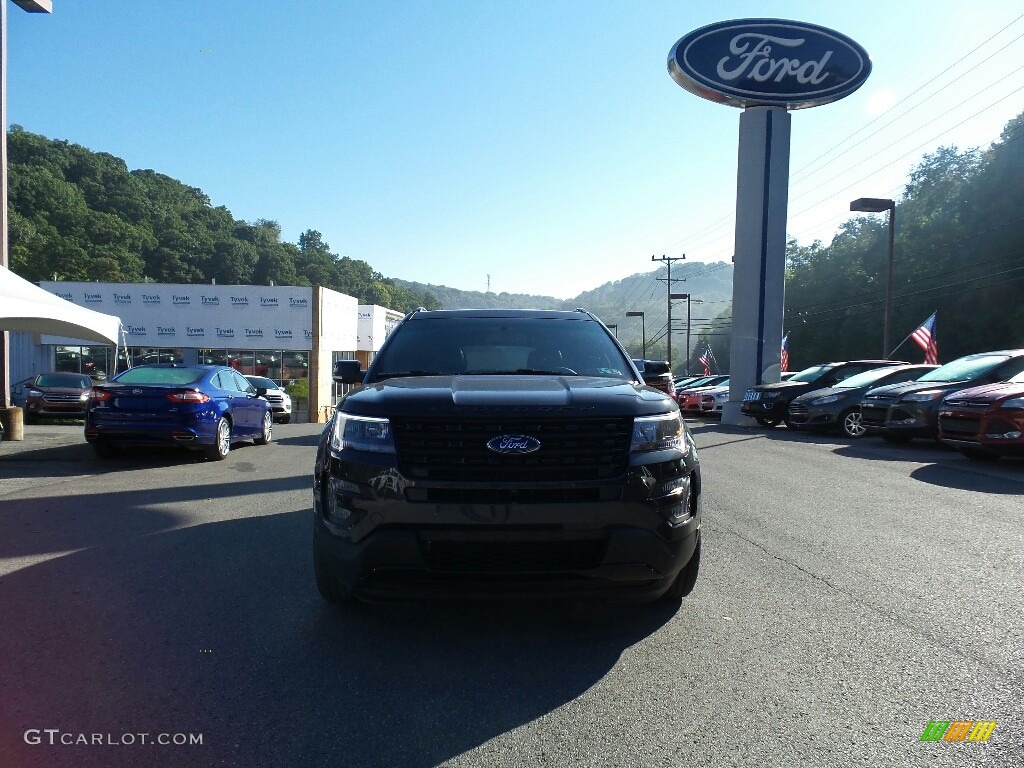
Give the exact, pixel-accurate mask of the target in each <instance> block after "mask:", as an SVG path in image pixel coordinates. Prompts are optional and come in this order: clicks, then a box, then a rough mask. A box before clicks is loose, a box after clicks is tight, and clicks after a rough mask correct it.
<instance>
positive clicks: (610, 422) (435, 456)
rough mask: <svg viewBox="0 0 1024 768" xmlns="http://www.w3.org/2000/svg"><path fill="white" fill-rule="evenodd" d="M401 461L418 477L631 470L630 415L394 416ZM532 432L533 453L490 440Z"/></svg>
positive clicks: (501, 478)
mask: <svg viewBox="0 0 1024 768" xmlns="http://www.w3.org/2000/svg"><path fill="white" fill-rule="evenodd" d="M392 426H393V427H394V433H395V444H396V446H397V451H398V465H399V468H400V469H401V471H402V472H403V474H405V475H406V476H407V477H410V478H413V479H417V480H442V481H444V480H458V481H460V482H481V483H489V482H494V483H502V482H528V483H536V482H543V481H545V480H548V481H555V480H557V481H560V482H563V481H587V480H603V479H607V478H612V477H616V476H618V475H621V474H622V473H623V472H625V471H626V467H627V465H628V461H629V443H630V438H631V435H632V430H633V420H632V418H630V417H621V418H604V419H602V418H590V419H543V420H539V419H518V418H507V419H505V418H500V417H499V418H494V419H465V420H458V421H456V420H454V419H436V420H435V419H415V418H410V419H392ZM500 435H527V436H530V437H533V438H535V439H536V440H538V441H539V442H540V448H539V449H538V450H536V451H534V452H532V453H513V454H503V453H495V452H494V451H492V450H489V449H488V448H487V442H488V441H489V440H492V439H493V438H495V437H498V436H500Z"/></svg>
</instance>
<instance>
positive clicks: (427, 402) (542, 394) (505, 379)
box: [339, 375, 679, 417]
mask: <svg viewBox="0 0 1024 768" xmlns="http://www.w3.org/2000/svg"><path fill="white" fill-rule="evenodd" d="M510 403H514V404H515V405H513V406H510V405H509V404H510ZM678 409H679V406H678V405H677V404H676V401H675V400H674V399H673V398H671V397H669V396H668V395H666V394H665V393H663V392H660V391H658V390H654V389H650V388H647V387H644V386H643V385H641V384H634V383H632V382H630V381H624V380H622V379H606V378H597V377H588V376H529V375H523V376H516V375H500V376H488V375H480V376H475V375H474V376H411V377H407V378H404V377H403V378H395V379H388V380H386V381H381V382H377V383H375V384H370V385H367V386H364V387H362V388H359V389H355V390H353V391H352V392H350V393H349V394H348V395H347V396H346V397H345V399H344V400H342V402H341V403H340V404H339V410H340V411H341V412H342V413H353V414H359V415H362V416H429V415H437V416H441V415H455V416H473V415H478V414H479V415H482V416H483V415H488V414H505V415H513V414H515V415H527V414H530V413H546V414H551V413H552V412H556V411H557V412H562V413H565V415H567V416H568V415H574V416H588V415H593V416H598V417H599V416H644V415H652V414H658V413H665V412H667V411H677V410H678Z"/></svg>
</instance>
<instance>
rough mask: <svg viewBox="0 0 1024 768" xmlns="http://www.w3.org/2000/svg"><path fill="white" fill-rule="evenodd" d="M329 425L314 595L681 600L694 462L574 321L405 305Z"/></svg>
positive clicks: (695, 530) (690, 577) (671, 412)
mask: <svg viewBox="0 0 1024 768" xmlns="http://www.w3.org/2000/svg"><path fill="white" fill-rule="evenodd" d="M334 373H335V376H334V378H335V381H339V382H344V383H355V384H358V385H359V386H357V387H355V388H354V389H353V390H352V391H351V392H349V393H348V394H347V395H346V396H345V397H344V398H343V399H342V400H341V402H340V403H339V404H338V407H337V409H336V411H335V415H334V418H333V419H332V421H331V422H330V423H329V424H328V425H327V427H326V428H325V429H324V432H323V434H322V436H321V439H320V444H319V447H318V450H317V457H316V465H315V469H314V477H313V527H314V537H313V563H314V570H315V574H316V582H317V587H318V588H319V590H320V594H321V595H323V597H324V598H326V599H327V600H329V601H331V602H334V603H344V602H346V601H348V600H350V599H351V598H353V597H359V598H364V599H371V600H372V599H386V598H394V597H399V598H402V597H412V596H435V597H472V598H486V597H490V596H506V597H555V598H579V597H587V596H595V597H596V596H600V597H601V598H608V597H612V598H618V597H621V598H624V599H633V600H640V601H643V600H653V599H656V598H658V597H665V598H668V599H671V600H677V599H679V598H681V597H684V596H685V595H687V594H688V593H689V592H690V591H691V590H692V589H693V587H694V584H695V582H696V579H697V571H698V568H699V566H700V546H701V532H700V517H701V503H700V494H701V480H700V465H699V463H698V461H697V451H696V446H695V445H694V442H693V439H692V437H691V435H690V433H689V432H688V431H687V428H686V426H685V424H684V423H683V420H682V418H681V417H680V414H679V408H678V406H677V404H676V403H675V401H674V400H673V399H672V398H671V397H669V396H668V395H665V394H663V393H661V392H658V391H655V390H653V389H651V388H650V387H646V386H644V385H643V382H642V380H641V377H640V374H639V372H638V371H637V370H636V368H635V367H634V365H633V364H632V362H631V361H630V359H629V357H628V356H627V354H626V353H625V351H624V350H623V349H622V347H620V346H619V344H618V342H617V341H616V340H615V338H614V337H613V336H612V334H611V333H610V332H609V331H608V329H607V328H606V327H605V326H604V325H603V324H602V323H601V322H600V321H599V320H598V319H597V318H596V317H595V316H593V315H591V314H590V313H588V312H586V311H584V310H576V311H572V312H554V311H540V310H450V311H431V312H428V311H426V310H417V311H415V312H412V313H410V314H409V315H407V316H406V317H405V319H404V320H403V321H402V322H401V323H400V324H399V325H398V326H397V327H396V328H395V329H394V330H393V331H392V332H391V334H390V335H389V336H388V338H387V340H386V341H385V342H384V345H383V347H382V348H381V350H380V352H379V353H378V354H377V356H376V357H375V358H374V360H373V362H372V363H371V365H370V368H369V370H367V371H365V372H363V371H362V370H361V369H360V365H359V363H358V361H353V360H348V361H340V362H339V363H337V364H336V366H335V372H334Z"/></svg>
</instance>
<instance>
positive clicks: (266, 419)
mask: <svg viewBox="0 0 1024 768" xmlns="http://www.w3.org/2000/svg"><path fill="white" fill-rule="evenodd" d="M273 425H274V417H273V416H271V415H270V411H267V412H266V413H264V414H263V431H262V432H261V433H260V436H259V437H257V438H256V440H255V443H256V445H266V444H267V443H269V442H270V438H271V437H272V434H271V432H272V430H273V428H274V426H273Z"/></svg>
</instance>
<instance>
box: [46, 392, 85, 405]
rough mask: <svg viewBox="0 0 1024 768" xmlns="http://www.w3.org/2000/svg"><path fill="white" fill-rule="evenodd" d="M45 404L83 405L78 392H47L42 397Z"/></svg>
mask: <svg viewBox="0 0 1024 768" xmlns="http://www.w3.org/2000/svg"><path fill="white" fill-rule="evenodd" d="M43 400H44V401H45V402H47V403H84V402H85V401H83V400H82V395H81V394H80V393H78V392H47V393H45V394H44V395H43Z"/></svg>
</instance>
